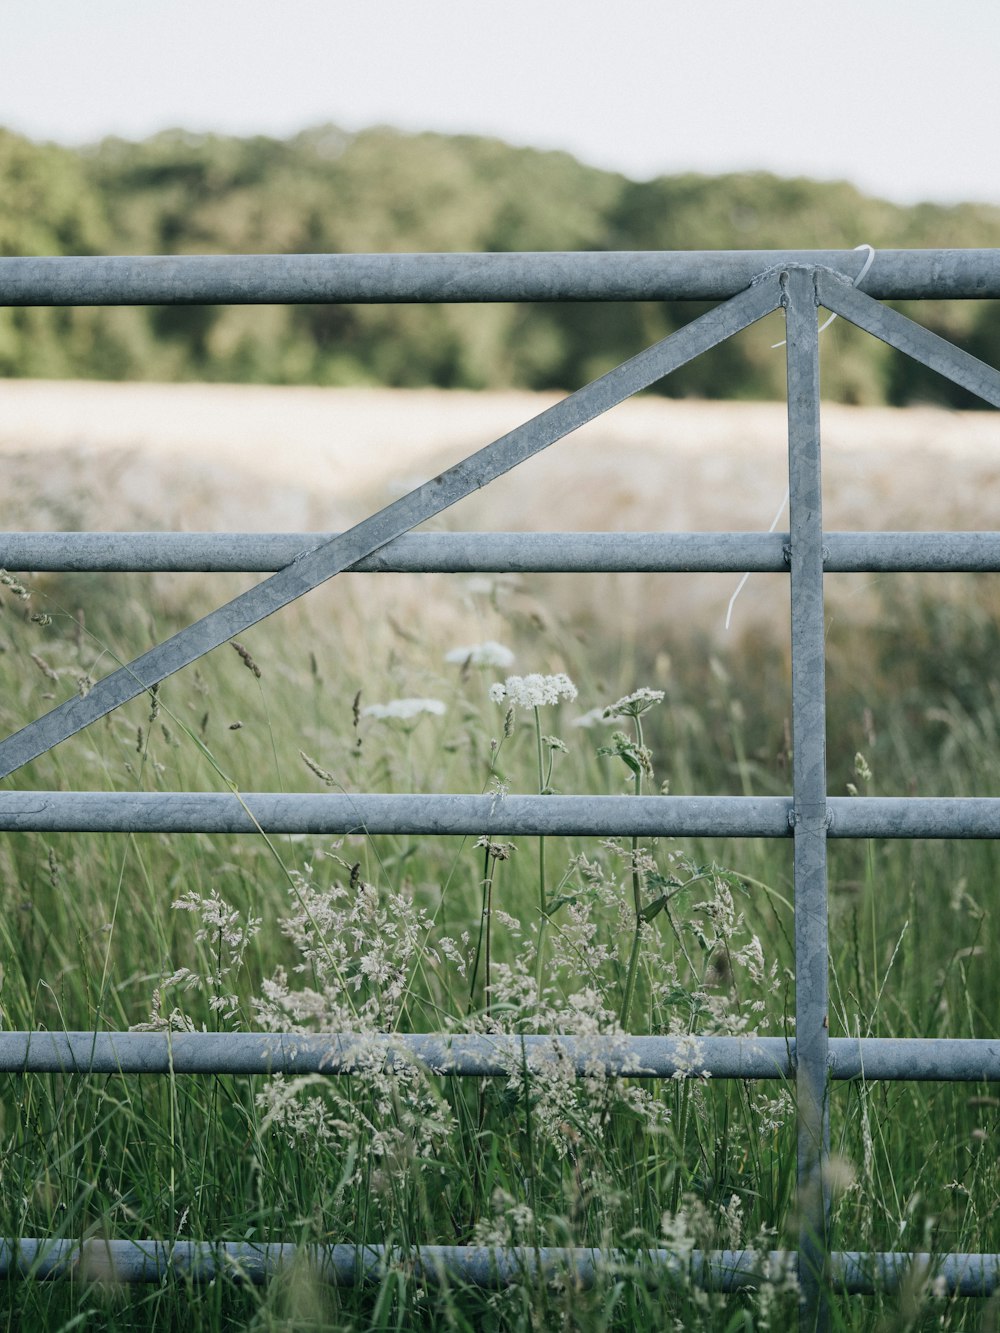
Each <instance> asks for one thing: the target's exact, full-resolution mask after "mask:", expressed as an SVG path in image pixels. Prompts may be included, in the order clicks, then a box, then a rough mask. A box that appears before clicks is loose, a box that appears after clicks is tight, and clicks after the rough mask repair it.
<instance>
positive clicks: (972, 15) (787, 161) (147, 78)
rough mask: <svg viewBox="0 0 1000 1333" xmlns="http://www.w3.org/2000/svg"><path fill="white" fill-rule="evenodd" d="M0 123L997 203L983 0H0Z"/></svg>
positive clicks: (992, 4) (25, 129)
mask: <svg viewBox="0 0 1000 1333" xmlns="http://www.w3.org/2000/svg"><path fill="white" fill-rule="evenodd" d="M0 14H2V17H3V41H2V42H0V125H4V126H6V127H7V128H9V129H14V130H17V131H19V132H21V133H23V134H27V135H29V136H30V137H32V138H49V139H54V140H57V141H59V142H63V143H82V142H88V141H93V140H96V139H99V138H101V137H102V136H104V135H107V134H118V135H122V136H124V137H127V138H142V137H145V136H146V135H149V134H152V133H155V132H156V131H157V130H161V129H165V128H168V127H177V126H181V127H184V128H187V129H191V130H195V131H203V130H215V131H220V132H225V133H230V134H241V135H246V134H253V133H264V134H271V135H277V136H280V137H284V136H286V135H289V134H292V133H294V132H295V131H296V130H299V129H303V128H305V127H307V126H310V125H316V124H319V123H322V122H326V121H333V122H335V123H337V124H339V125H341V126H343V127H344V128H346V129H351V130H353V129H360V128H363V127H365V126H367V125H372V124H378V123H388V124H392V125H396V126H398V127H400V128H402V129H414V130H416V129H433V130H440V131H444V132H447V133H453V132H455V133H460V132H472V133H477V134H490V135H496V136H498V137H500V138H503V139H506V140H508V141H509V142H511V143H515V144H528V145H535V146H538V147H542V148H565V149H567V150H569V151H570V152H572V153H574V154H576V155H577V156H578V157H580V158H582V159H583V160H584V161H586V162H589V163H592V164H594V165H596V166H602V167H608V168H612V169H615V170H619V171H623V172H625V173H626V174H628V175H630V176H634V177H636V178H639V179H645V178H647V177H650V176H654V175H659V174H662V173H673V172H678V171H687V170H695V171H702V172H708V173H715V172H722V171H732V170H744V169H757V168H763V169H766V170H770V171H775V172H778V173H780V174H782V175H810V176H816V177H818V178H821V179H840V178H844V179H848V180H851V181H853V182H854V183H855V184H857V185H859V186H860V187H861V188H862V189H864V190H866V191H868V192H869V193H872V194H877V195H883V196H885V197H887V198H890V199H895V200H899V201H901V202H913V201H915V200H918V199H933V200H939V201H944V202H950V201H955V200H958V199H974V200H982V201H986V202H992V203H998V204H1000V136H998V129H1000V76H998V69H1000V4H998V3H997V2H996V0H826V2H825V3H823V4H819V3H813V0H753V3H750V2H749V0H674V2H672V0H659V3H657V2H656V0H491V3H482V2H481V0H3V3H2V5H0Z"/></svg>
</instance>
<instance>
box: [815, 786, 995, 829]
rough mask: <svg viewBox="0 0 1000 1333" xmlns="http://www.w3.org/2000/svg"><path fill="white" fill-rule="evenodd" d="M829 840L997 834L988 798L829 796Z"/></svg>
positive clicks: (993, 803)
mask: <svg viewBox="0 0 1000 1333" xmlns="http://www.w3.org/2000/svg"><path fill="white" fill-rule="evenodd" d="M827 809H828V813H829V818H830V828H829V836H830V837H831V838H1000V799H997V798H996V797H989V796H831V797H830V798H829V800H828V801H827Z"/></svg>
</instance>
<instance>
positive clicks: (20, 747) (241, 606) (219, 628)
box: [0, 276, 781, 778]
mask: <svg viewBox="0 0 1000 1333" xmlns="http://www.w3.org/2000/svg"><path fill="white" fill-rule="evenodd" d="M780 301H781V295H780V290H779V287H778V281H777V278H776V277H770V276H769V277H766V278H764V279H763V280H762V281H760V282H758V283H754V284H753V285H752V286H750V287H748V288H747V289H746V290H745V291H744V292H741V293H740V295H739V296H735V297H733V298H732V300H730V301H727V302H726V303H725V304H724V305H721V306H716V307H715V308H714V309H713V310H710V311H708V312H707V314H704V315H702V316H701V317H700V318H698V319H696V320H693V321H692V322H691V323H690V324H687V325H685V327H684V328H682V329H678V331H677V332H676V333H674V334H671V335H670V337H668V338H665V339H663V340H662V341H661V342H659V343H656V344H654V345H653V346H652V347H649V348H646V350H645V351H642V352H640V353H639V354H638V355H637V356H634V357H632V358H631V360H629V361H626V362H624V363H623V364H622V365H620V366H617V367H616V368H615V369H614V370H611V371H609V372H608V373H607V374H606V375H602V376H601V378H600V379H597V380H594V381H593V382H592V383H590V384H588V385H586V386H585V387H584V388H582V389H578V390H577V391H576V393H574V394H571V395H570V396H569V397H568V398H565V399H563V401H562V402H561V403H557V404H556V405H555V406H554V407H550V408H548V409H547V410H546V411H545V412H542V413H540V414H539V415H538V416H537V417H533V418H532V419H531V420H530V421H527V422H525V423H524V425H522V426H518V427H517V428H516V429H515V430H513V431H511V432H510V433H509V434H507V435H504V436H502V437H501V438H500V439H498V440H495V441H494V442H493V443H492V444H488V445H486V446H485V448H483V449H480V450H479V451H478V452H477V453H474V454H472V455H471V456H470V457H468V458H465V459H463V460H462V462H460V463H458V464H456V466H455V467H452V468H449V469H448V471H446V472H442V473H441V474H440V475H439V476H437V477H434V478H433V479H432V480H431V481H428V482H425V483H424V485H422V486H418V487H417V488H416V489H415V490H413V491H410V493H409V494H408V495H404V496H403V497H402V498H401V499H399V500H396V501H394V502H393V503H392V504H390V505H387V506H386V508H384V509H381V510H379V511H378V513H376V514H373V515H371V516H370V517H369V518H366V519H364V520H363V521H362V522H361V523H358V524H357V525H356V526H355V527H353V528H351V529H349V530H348V531H347V532H344V533H341V534H340V535H339V536H336V537H334V538H333V539H332V540H330V541H327V542H325V543H323V544H322V545H320V546H317V547H316V548H315V549H313V550H311V551H307V552H305V553H304V554H303V555H302V556H300V557H299V558H298V559H296V560H293V561H292V563H291V564H290V565H287V566H286V567H285V568H284V569H282V570H281V571H280V572H279V573H277V574H273V575H272V576H271V577H270V578H269V579H265V580H264V581H263V582H262V583H259V584H257V586H256V587H254V588H251V589H250V590H249V591H248V592H245V593H242V594H241V595H240V596H239V597H236V598H234V599H233V600H232V601H231V602H227V603H226V604H225V605H224V606H221V607H218V608H217V609H216V610H215V611H212V612H210V613H209V614H208V615H207V616H204V617H203V618H202V619H201V620H198V621H196V622H195V623H194V624H192V625H189V626H188V627H187V628H186V629H183V630H181V631H180V632H179V633H178V634H175V635H173V636H172V637H171V638H169V639H167V640H165V641H164V642H163V643H161V644H158V645H157V646H156V647H155V648H152V649H150V650H149V652H146V653H143V654H142V655H141V656H140V657H137V658H136V659H135V660H134V661H133V662H130V663H129V664H128V665H127V666H123V667H121V668H119V670H117V671H114V672H112V673H111V674H110V675H109V676H105V677H104V679H103V680H101V681H98V683H97V684H96V685H95V686H94V688H93V689H92V690H91V691H90V693H89V694H88V695H87V696H86V697H85V698H74V699H68V700H66V702H65V703H62V704H60V705H59V706H58V707H57V708H53V709H52V710H51V711H50V712H48V713H46V714H44V716H42V717H40V718H37V719H36V720H35V721H34V722H31V723H29V724H28V726H26V727H23V728H22V729H21V730H20V731H17V732H15V733H14V734H13V735H11V736H8V737H7V738H6V739H5V740H4V741H0V778H3V777H7V776H8V775H9V774H10V773H13V772H14V770H15V769H18V768H20V767H21V766H22V765H23V764H26V763H28V762H29V761H30V760H32V759H36V758H37V757H38V756H39V755H40V754H44V753H45V751H46V750H49V749H51V748H52V747H53V746H54V745H58V744H59V743H60V742H61V741H64V740H66V739H67V738H68V737H69V736H73V735H75V734H76V732H78V731H81V730H82V729H83V728H84V727H86V726H88V725H89V724H90V723H91V722H96V721H97V720H98V719H99V718H102V717H104V716H105V715H106V714H107V713H110V712H111V711H112V710H113V709H115V708H118V707H119V706H120V705H121V704H123V703H127V702H128V700H129V699H134V698H135V697H136V695H138V694H141V693H142V692H143V691H144V690H148V689H150V688H151V687H152V686H153V685H156V684H158V683H159V682H160V681H161V680H164V679H166V677H167V676H171V675H173V673H174V672H175V671H179V670H180V669H181V668H182V667H185V666H188V665H190V663H192V662H194V661H196V660H197V659H198V658H199V657H203V656H204V655H205V653H207V652H210V651H211V650H212V649H213V648H217V647H218V646H219V645H220V644H223V643H226V642H227V641H228V640H229V639H231V638H233V637H234V635H236V634H241V633H243V631H245V630H247V629H249V628H250V627H251V626H252V625H256V624H258V623H259V622H260V621H261V620H264V619H265V618H266V617H267V616H270V615H272V614H273V613H274V612H275V611H278V610H280V609H281V608H282V607H284V606H287V605H288V604H289V603H290V602H293V601H295V599H296V598H298V597H301V596H302V595H303V594H304V593H307V592H310V591H311V590H312V589H313V588H316V587H318V586H319V585H320V584H321V583H325V582H326V581H327V580H328V579H330V578H332V577H333V576H334V575H335V574H339V573H340V572H341V571H342V570H344V569H347V568H349V567H350V566H352V565H354V564H356V563H357V562H358V561H359V560H362V559H364V557H365V556H368V555H371V554H372V552H373V551H377V550H379V549H380V548H381V547H383V546H385V545H386V544H387V543H388V542H390V541H392V540H393V539H394V538H396V537H399V536H402V534H403V533H405V532H408V531H409V530H410V529H411V528H413V527H416V526H417V524H419V523H424V522H426V520H427V519H429V518H433V517H434V516H435V515H436V514H439V513H441V512H442V510H444V509H447V508H448V507H449V506H450V505H453V504H455V503H456V502H457V501H459V500H461V499H464V497H465V496H467V495H471V494H472V493H473V492H474V491H476V490H479V489H480V488H481V487H482V486H485V485H486V484H487V483H488V482H491V481H494V480H495V479H496V478H497V477H500V476H502V475H503V474H504V473H505V472H509V471H510V470H511V469H512V468H514V467H516V466H517V464H518V463H523V462H524V461H525V460H526V459H528V458H531V457H532V456H533V455H534V454H537V453H539V452H540V451H541V450H542V449H545V448H546V447H547V446H548V445H550V444H554V443H555V441H556V440H559V439H562V437H563V436H565V435H568V434H569V433H570V432H571V431H574V430H576V429H577V427H579V426H583V425H585V424H586V423H587V422H589V421H593V420H594V418H595V417H598V416H600V415H601V414H602V413H603V412H606V411H608V410H609V408H612V407H615V406H617V404H618V403H621V402H623V401H624V400H625V399H626V398H629V397H631V395H632V394H634V393H637V392H639V390H640V389H646V388H648V387H649V386H650V385H651V384H655V383H656V381H657V380H660V379H662V378H663V377H664V376H665V375H669V374H670V373H671V372H672V371H674V370H677V369H678V368H679V367H680V366H683V365H685V364H686V363H687V362H688V361H691V360H693V359H694V358H695V357H696V356H700V355H701V354H702V353H703V352H707V351H708V350H709V349H710V348H712V347H715V346H717V345H718V344H719V343H721V342H724V341H725V340H726V339H727V338H730V337H732V336H733V334H735V333H739V332H740V331H741V330H742V329H745V328H747V327H748V326H749V325H751V324H754V323H756V322H757V320H759V319H762V318H763V317H764V316H765V315H768V314H770V313H771V311H773V310H775V309H777V307H778V306H779V304H780Z"/></svg>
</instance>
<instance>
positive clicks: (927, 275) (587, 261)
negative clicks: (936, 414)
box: [0, 249, 1000, 305]
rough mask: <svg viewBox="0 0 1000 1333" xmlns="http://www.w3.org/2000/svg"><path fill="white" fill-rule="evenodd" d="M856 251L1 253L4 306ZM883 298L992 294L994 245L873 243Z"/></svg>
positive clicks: (689, 265) (635, 269)
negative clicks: (877, 246)
mask: <svg viewBox="0 0 1000 1333" xmlns="http://www.w3.org/2000/svg"><path fill="white" fill-rule="evenodd" d="M863 263H864V255H863V254H861V253H859V252H858V251H856V250H680V251H676V250H675V251H659V250H640V251H606V252H605V251H574V252H559V251H551V252H542V253H538V252H535V253H523V254H398V255H391V254H375V255H354V254H349V255H319V254H317V255H138V256H131V255H115V256H86V257H82V256H69V257H43V258H8V259H0V305H203V304H209V305H260V304H285V303H303V304H306V303H317V302H319V303H327V302H335V303H350V304H370V303H379V304H382V303H397V302H426V301H435V302H437V301H446V302H479V301H715V300H724V299H725V298H727V297H730V296H735V294H736V293H737V292H740V291H742V290H743V289H744V288H745V287H747V286H749V284H750V283H751V282H752V281H753V279H754V278H755V277H756V276H757V275H758V274H760V273H762V272H764V271H765V270H768V269H773V268H777V267H779V266H781V265H784V264H794V265H809V266H823V267H827V268H832V269H835V270H836V271H837V272H839V273H842V274H843V275H844V276H845V277H846V278H848V279H849V280H853V279H854V278H855V277H856V276H857V275H858V273H859V272H860V271H861V267H862V265H863ZM862 286H863V288H864V290H865V291H866V292H869V293H870V294H871V295H872V296H875V297H878V298H880V299H896V300H905V299H913V298H921V299H930V300H935V299H941V298H955V297H958V298H981V297H992V298H996V297H1000V250H951V249H949V250H879V251H877V252H876V254H875V258H874V261H873V263H872V266H871V269H870V270H869V272H868V273H867V274H866V275H865V279H864V282H863V284H862Z"/></svg>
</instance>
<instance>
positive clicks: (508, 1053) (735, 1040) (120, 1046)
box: [0, 1032, 1000, 1083]
mask: <svg viewBox="0 0 1000 1333" xmlns="http://www.w3.org/2000/svg"><path fill="white" fill-rule="evenodd" d="M401 1061H402V1062H416V1063H417V1064H420V1065H422V1066H424V1067H425V1068H427V1069H429V1070H430V1071H431V1072H432V1073H436V1074H453V1075H456V1076H458V1077H461V1078H502V1077H507V1076H509V1075H510V1073H511V1071H512V1070H514V1069H520V1068H521V1066H522V1062H523V1061H527V1064H528V1067H529V1069H535V1068H539V1067H544V1066H546V1065H547V1064H553V1063H555V1064H559V1065H560V1066H561V1067H563V1068H566V1067H567V1066H568V1067H571V1068H572V1069H573V1071H574V1072H575V1073H576V1074H577V1075H581V1074H584V1073H590V1072H593V1070H594V1069H596V1068H600V1069H601V1070H602V1071H603V1073H604V1074H605V1075H607V1076H608V1077H618V1076H622V1077H628V1078H641V1079H664V1078H677V1077H682V1076H692V1077H709V1078H714V1079H789V1078H791V1077H792V1075H793V1074H794V1071H795V1042H794V1040H786V1039H785V1038H784V1037H714V1036H710V1037H635V1036H629V1035H626V1034H614V1035H610V1036H608V1035H605V1036H594V1037H565V1036H545V1035H543V1036H536V1035H528V1036H523V1037H522V1036H515V1035H496V1034H493V1035H489V1036H484V1035H482V1034H475V1033H474V1034H466V1033H458V1034H440V1033H392V1034H391V1035H387V1034H384V1033H377V1034H373V1035H368V1034H366V1035H361V1034H358V1033H350V1032H346V1033H330V1034H325V1035H321V1036H317V1035H312V1034H307V1035H303V1034H301V1033H289V1032H278V1033H260V1032H3V1033H0V1073H4V1074H101V1075H105V1074H238V1075H250V1074H290V1075H306V1074H330V1075H333V1074H349V1073H353V1072H355V1071H356V1070H358V1069H360V1068H365V1067H369V1068H370V1067H371V1065H372V1063H373V1062H374V1063H376V1064H381V1063H383V1062H385V1063H388V1064H393V1063H399V1062H401ZM829 1070H830V1077H831V1078H833V1079H835V1080H838V1081H844V1082H846V1081H857V1080H862V1081H864V1082H870V1083H874V1082H923V1083H928V1082H930V1083H933V1082H940V1083H995V1082H998V1081H1000V1041H993V1040H990V1039H981V1040H976V1039H952V1038H948V1039H944V1038H941V1039H927V1038H909V1037H906V1038H898V1037H864V1038H857V1037H834V1038H832V1039H831V1040H830V1057H829Z"/></svg>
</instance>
